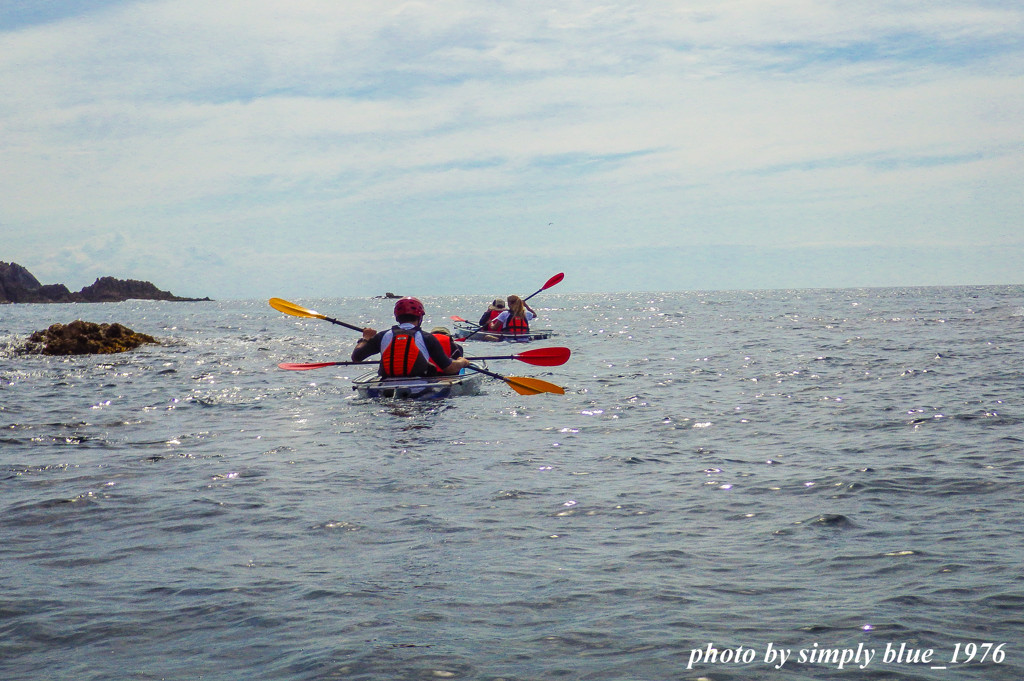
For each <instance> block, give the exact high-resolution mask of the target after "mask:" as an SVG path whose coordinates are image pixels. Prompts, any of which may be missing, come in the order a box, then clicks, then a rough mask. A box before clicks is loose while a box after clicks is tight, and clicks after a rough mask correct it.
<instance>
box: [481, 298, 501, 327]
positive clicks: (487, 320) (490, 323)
mask: <svg viewBox="0 0 1024 681" xmlns="http://www.w3.org/2000/svg"><path fill="white" fill-rule="evenodd" d="M504 311H505V301H504V300H502V299H501V298H495V299H494V301H493V302H492V303H491V304H490V305H488V306H487V311H486V312H484V313H483V314H482V315H480V323H479V324H478V326H480V327H481V328H480V330H481V331H488V332H490V333H501V322H499V321H497V319H498V315H500V314H501V313H502V312H504Z"/></svg>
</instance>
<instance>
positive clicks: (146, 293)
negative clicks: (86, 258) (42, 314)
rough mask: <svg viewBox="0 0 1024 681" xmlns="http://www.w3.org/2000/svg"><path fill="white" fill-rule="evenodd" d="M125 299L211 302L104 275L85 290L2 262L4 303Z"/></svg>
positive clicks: (0, 300) (1, 300)
mask: <svg viewBox="0 0 1024 681" xmlns="http://www.w3.org/2000/svg"><path fill="white" fill-rule="evenodd" d="M124 300H168V301H175V302H190V301H208V300H210V299H209V298H182V297H180V296H176V295H174V294H173V293H170V292H168V291H161V290H160V289H158V288H157V287H156V286H154V285H153V284H151V283H150V282H148V281H138V280H135V279H115V278H114V277H100V278H99V279H97V280H96V281H95V282H94V283H93V284H92V285H90V286H86V287H85V288H83V289H82V290H81V291H78V292H73V291H70V290H68V287H67V286H65V285H64V284H40V283H39V280H38V279H36V278H35V277H34V276H32V273H31V272H29V271H28V270H27V269H25V268H24V267H22V266H21V265H19V264H17V263H13V262H11V263H7V262H0V303H117V302H121V301H124Z"/></svg>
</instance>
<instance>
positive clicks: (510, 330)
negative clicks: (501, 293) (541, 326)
mask: <svg viewBox="0 0 1024 681" xmlns="http://www.w3.org/2000/svg"><path fill="white" fill-rule="evenodd" d="M536 318H537V313H536V312H534V311H533V308H532V307H530V305H529V304H528V303H527V302H526V301H525V300H523V299H522V298H520V297H519V296H509V297H508V309H507V310H505V311H504V312H502V313H500V314H499V315H498V316H497V317H495V318H494V321H495V322H500V323H501V333H502V334H504V335H505V336H524V335H526V334H529V333H530V322H531V321H533V320H534V319H536Z"/></svg>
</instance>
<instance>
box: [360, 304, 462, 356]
mask: <svg viewBox="0 0 1024 681" xmlns="http://www.w3.org/2000/svg"><path fill="white" fill-rule="evenodd" d="M425 315H426V311H425V310H424V309H423V303H421V302H420V301H419V300H417V299H416V298H412V297H405V298H402V299H400V300H399V301H398V302H397V303H395V321H397V322H398V324H396V325H395V326H392V327H391V328H390V329H388V330H387V331H380V332H378V331H377V330H376V329H371V328H365V329H363V337H362V338H360V339H359V341H358V342H357V343H356V347H355V349H354V350H353V351H352V361H353V362H361V361H362V360H364V359H366V358H367V357H370V356H371V355H375V354H377V353H380V369H379V373H380V375H381V376H434V375H437V374H438V373H442V374H457V373H459V371H461V370H462V369H463V368H465V367H467V366H469V363H470V362H469V360H468V359H466V358H465V357H459V358H457V359H452V358H451V357H449V356H448V355H447V354H445V351H444V348H443V347H442V346H441V342H440V341H438V340H437V338H436V337H435V336H434V335H433V334H428V333H424V332H423V330H422V329H421V328H420V325H421V324H423V317H424V316H425Z"/></svg>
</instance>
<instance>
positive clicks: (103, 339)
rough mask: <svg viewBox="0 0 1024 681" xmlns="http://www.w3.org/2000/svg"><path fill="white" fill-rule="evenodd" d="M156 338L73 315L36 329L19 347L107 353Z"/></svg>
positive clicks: (42, 351)
mask: <svg viewBox="0 0 1024 681" xmlns="http://www.w3.org/2000/svg"><path fill="white" fill-rule="evenodd" d="M145 343H158V341H157V340H156V339H155V338H153V337H152V336H150V335H149V334H145V333H136V332H135V331H132V330H131V329H129V328H127V327H125V326H122V325H121V324H116V323H115V324H95V323H93V322H83V321H82V320H81V319H77V320H75V321H73V322H71V323H70V324H53V325H51V326H50V328H48V329H46V330H45V331H36V332H35V333H33V334H32V335H31V336H29V337H28V342H26V343H25V346H24V347H23V348H22V350H21V352H22V353H24V354H36V355H109V354H113V353H115V352H124V351H126V350H134V349H135V348H137V347H139V346H140V345H143V344H145Z"/></svg>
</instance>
